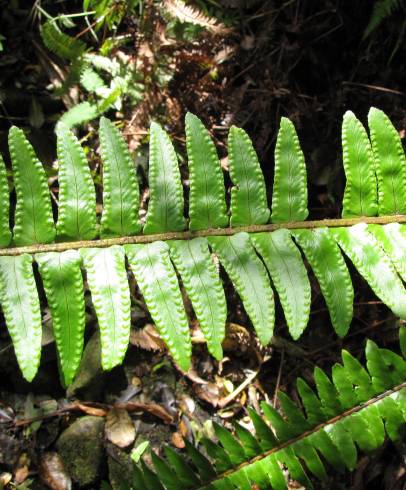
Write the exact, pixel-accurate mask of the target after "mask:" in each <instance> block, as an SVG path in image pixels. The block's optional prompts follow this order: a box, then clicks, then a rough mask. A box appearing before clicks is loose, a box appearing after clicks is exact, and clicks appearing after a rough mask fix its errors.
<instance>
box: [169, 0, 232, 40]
mask: <svg viewBox="0 0 406 490" xmlns="http://www.w3.org/2000/svg"><path fill="white" fill-rule="evenodd" d="M164 5H165V8H166V10H167V11H168V13H169V14H170V15H172V16H173V17H176V18H177V19H178V20H180V21H181V22H189V23H190V24H195V25H199V26H202V27H204V28H206V29H207V30H208V31H211V32H213V33H215V34H225V33H227V32H229V31H230V29H228V28H227V27H226V26H225V25H223V24H220V22H218V21H217V19H214V18H212V17H209V16H208V15H206V14H204V13H203V12H201V11H200V10H198V9H197V8H196V7H192V6H190V5H186V3H185V2H183V1H182V0H165V2H164Z"/></svg>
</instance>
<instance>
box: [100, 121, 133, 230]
mask: <svg viewBox="0 0 406 490" xmlns="http://www.w3.org/2000/svg"><path fill="white" fill-rule="evenodd" d="M99 134H100V153H101V157H102V161H103V213H102V218H101V235H102V237H109V236H126V235H134V234H135V233H138V232H139V231H140V230H141V225H140V223H139V221H138V209H139V198H140V196H139V194H140V192H139V189H138V182H137V174H136V171H135V166H134V162H133V160H132V158H131V155H130V152H129V150H128V147H127V145H126V143H125V141H124V138H123V136H122V135H121V133H120V131H119V130H118V129H117V128H116V127H115V126H114V124H113V123H112V122H111V121H110V120H109V119H107V118H106V117H102V118H100V127H99Z"/></svg>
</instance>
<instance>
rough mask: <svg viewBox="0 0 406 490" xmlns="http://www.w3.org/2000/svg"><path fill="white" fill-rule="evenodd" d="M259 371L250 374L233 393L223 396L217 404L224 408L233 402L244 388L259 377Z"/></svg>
mask: <svg viewBox="0 0 406 490" xmlns="http://www.w3.org/2000/svg"><path fill="white" fill-rule="evenodd" d="M258 373H259V371H254V372H253V373H251V374H250V375H249V376H247V378H246V379H245V380H244V381H243V382H242V383H241V384H240V385H239V386H238V387H237V388H236V389H235V390H234V391H233V392H232V393H230V394H229V395H227V396H226V397H225V398H221V399H220V400H219V401H218V403H217V406H218V407H219V408H224V407H225V406H226V405H228V404H229V403H230V402H232V401H233V400H234V398H236V397H237V396H238V395H239V394H240V393H241V392H242V390H243V389H244V388H246V387H247V386H248V385H249V384H250V383H251V381H252V380H253V379H254V378H256V377H257V375H258Z"/></svg>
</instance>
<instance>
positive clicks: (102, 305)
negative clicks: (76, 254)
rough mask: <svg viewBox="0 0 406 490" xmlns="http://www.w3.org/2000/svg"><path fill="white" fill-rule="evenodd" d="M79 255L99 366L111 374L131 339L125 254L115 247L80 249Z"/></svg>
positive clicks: (121, 358)
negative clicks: (95, 329)
mask: <svg viewBox="0 0 406 490" xmlns="http://www.w3.org/2000/svg"><path fill="white" fill-rule="evenodd" d="M80 254H81V256H82V259H83V264H84V266H85V269H86V272H87V282H88V283H89V289H90V292H91V293H92V299H93V304H94V308H95V310H96V314H97V319H98V321H99V327H100V340H101V348H102V366H103V369H105V370H110V369H112V368H113V367H114V366H117V365H118V364H121V363H122V362H123V359H124V355H125V352H126V350H127V346H128V339H129V336H130V326H131V299H130V290H129V287H128V280H127V271H126V269H125V256H124V250H123V248H122V247H120V246H118V245H114V246H112V247H109V248H82V249H81V250H80Z"/></svg>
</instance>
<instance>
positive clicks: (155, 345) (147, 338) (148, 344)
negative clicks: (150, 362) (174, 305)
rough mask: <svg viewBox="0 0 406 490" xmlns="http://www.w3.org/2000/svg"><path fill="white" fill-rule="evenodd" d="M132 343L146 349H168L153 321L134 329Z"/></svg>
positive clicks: (131, 337) (131, 334)
mask: <svg viewBox="0 0 406 490" xmlns="http://www.w3.org/2000/svg"><path fill="white" fill-rule="evenodd" d="M130 343H131V344H132V345H135V346H136V347H140V348H141V349H145V350H155V351H161V352H162V351H164V350H165V349H166V346H165V344H164V342H163V340H162V339H161V337H160V335H159V333H158V330H157V329H156V328H155V326H154V325H152V324H151V323H147V324H146V325H145V327H143V328H139V329H132V330H131V333H130Z"/></svg>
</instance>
